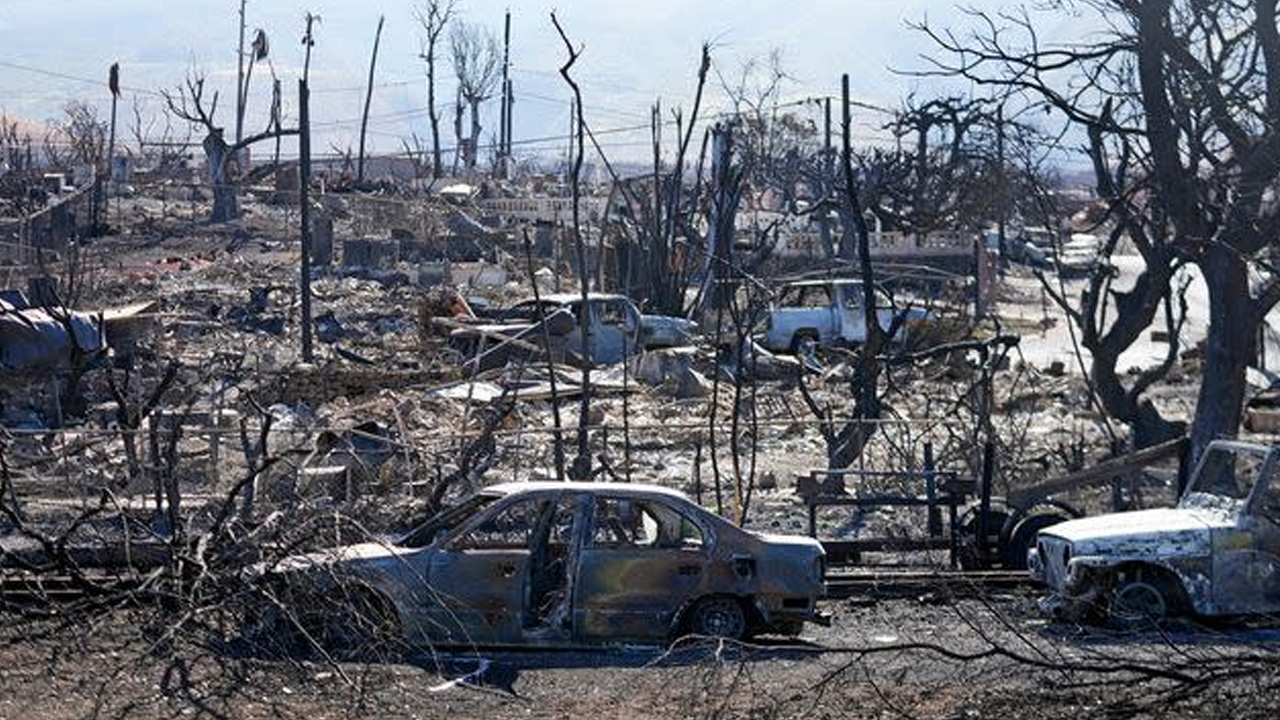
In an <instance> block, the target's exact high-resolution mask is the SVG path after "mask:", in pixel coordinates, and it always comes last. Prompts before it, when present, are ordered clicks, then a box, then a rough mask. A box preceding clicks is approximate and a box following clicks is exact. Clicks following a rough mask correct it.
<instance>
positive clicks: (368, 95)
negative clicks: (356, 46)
mask: <svg viewBox="0 0 1280 720" xmlns="http://www.w3.org/2000/svg"><path fill="white" fill-rule="evenodd" d="M384 20H386V18H385V17H383V16H382V15H379V16H378V31H377V32H376V33H374V35H373V57H371V58H370V59H369V85H368V87H367V88H366V89H365V93H364V113H363V114H362V115H361V116H360V157H359V159H358V160H357V161H356V184H357V185H360V184H362V183H363V182H364V136H365V130H366V129H368V127H369V103H370V102H371V101H372V100H373V71H374V68H376V67H377V65H378V43H379V42H381V41H382V23H383V21H384Z"/></svg>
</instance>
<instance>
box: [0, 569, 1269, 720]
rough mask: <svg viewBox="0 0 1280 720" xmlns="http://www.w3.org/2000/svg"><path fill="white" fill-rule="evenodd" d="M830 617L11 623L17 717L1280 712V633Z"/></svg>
mask: <svg viewBox="0 0 1280 720" xmlns="http://www.w3.org/2000/svg"><path fill="white" fill-rule="evenodd" d="M826 607H827V609H828V610H829V611H831V612H832V613H834V622H833V624H832V626H831V627H829V628H823V627H816V626H809V627H808V628H807V630H806V632H805V634H804V635H803V636H802V638H801V640H799V641H783V640H781V639H770V638H764V639H761V640H760V641H759V642H758V643H757V644H754V645H752V646H738V645H732V644H724V643H717V642H713V641H692V640H687V641H681V642H678V643H676V644H674V645H673V646H672V647H670V648H647V647H616V648H605V649H600V650H583V651H569V652H552V651H545V650H543V651H510V650H507V651H492V650H486V649H475V650H469V651H468V650H458V649H453V650H449V651H446V650H443V649H441V650H438V651H436V652H428V651H423V652H418V653H415V654H411V655H409V656H407V657H401V658H396V659H389V660H385V661H376V662H374V661H370V662H360V663H354V662H343V663H329V662H324V661H320V660H314V659H313V660H307V661H294V660H281V659H262V658H253V657H248V656H246V655H245V654H244V653H243V652H242V651H240V650H237V648H236V646H235V644H234V643H231V644H225V645H217V644H210V643H203V644H200V643H193V642H192V641H191V639H190V638H186V637H179V638H177V639H167V638H164V637H157V636H151V637H146V636H145V634H140V633H138V632H137V631H136V629H135V628H134V627H133V625H132V621H134V620H138V621H139V622H141V621H142V618H141V617H140V616H138V615H137V613H136V612H130V611H127V610H119V611H115V612H113V613H110V614H107V615H104V616H101V617H99V618H98V619H97V620H95V621H93V622H92V623H91V624H89V625H85V624H79V623H77V624H75V625H72V626H68V627H63V628H53V627H51V626H50V625H47V624H45V623H44V622H41V623H40V624H39V626H40V627H44V628H46V629H49V633H48V634H47V635H46V636H45V637H43V638H42V639H40V640H33V639H32V638H31V635H30V633H29V632H26V633H23V637H24V638H25V639H22V640H19V641H17V642H13V641H14V640H15V636H16V635H17V634H18V633H17V628H19V627H24V625H23V624H22V623H14V622H7V623H6V629H5V631H4V633H3V635H4V636H5V637H6V639H7V641H8V642H6V644H5V645H4V646H3V648H0V717H3V718H15V719H16V718H30V719H32V720H55V719H58V720H61V719H63V718H67V719H71V718H176V717H192V718H299V719H307V720H320V719H321V718H353V717H377V718H445V717H450V718H454V717H476V718H480V717H485V718H570V717H572V718H593V717H599V718H631V717H654V718H718V717H746V718H981V717H1045V718H1050V717H1053V718H1059V717H1060V718H1071V717H1185V718H1199V717H1204V718H1221V717H1240V718H1247V717H1274V714H1273V713H1274V712H1276V710H1277V708H1278V707H1280V694H1278V693H1277V690H1278V689H1280V673H1277V672H1276V671H1275V669H1274V664H1275V660H1276V659H1277V657H1280V656H1277V655H1275V653H1276V651H1277V650H1280V631H1277V630H1273V629H1268V628H1266V627H1263V626H1255V625H1247V626H1245V625H1218V626H1214V627H1208V626H1193V625H1187V624H1184V625H1178V626H1170V627H1165V628H1159V629H1148V630H1142V631H1126V632H1119V631H1108V630H1101V629H1089V630H1086V629H1082V628H1079V627H1076V626H1067V625H1060V624H1054V623H1050V622H1047V621H1046V620H1045V619H1043V618H1042V617H1041V616H1040V614H1039V613H1038V612H1037V611H1036V610H1035V605H1034V597H1033V595H1032V594H1031V592H1030V591H1027V592H1011V593H1002V594H993V595H988V596H985V597H980V598H966V599H951V598H948V597H947V596H946V593H945V591H935V592H929V593H925V594H924V595H922V596H920V597H918V598H907V599H894V600H880V601H877V600H874V599H872V598H855V599H852V600H848V601H840V602H835V601H832V602H830V603H828V604H827V606H826ZM32 627H35V626H34V625H25V628H26V629H27V630H30V629H31V628H32ZM1245 656H1248V657H1249V658H1253V659H1254V660H1253V661H1248V660H1242V658H1244V657H1245ZM1228 661H1230V662H1228ZM481 667H484V668H485V669H484V671H483V673H480V674H479V675H478V676H477V675H474V674H473V673H475V672H476V670H477V669H479V668H481ZM1226 668H1231V671H1230V672H1227V671H1226ZM1179 673H1184V674H1186V675H1187V678H1181V677H1177V676H1176V675H1177V674H1179ZM1215 673H1217V674H1216V675H1215ZM1162 675H1167V676H1168V677H1163V676H1162ZM459 679H461V680H460V681H459ZM451 681H457V682H451Z"/></svg>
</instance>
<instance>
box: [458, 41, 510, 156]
mask: <svg viewBox="0 0 1280 720" xmlns="http://www.w3.org/2000/svg"><path fill="white" fill-rule="evenodd" d="M449 51H450V53H451V55H452V56H453V72H454V74H455V75H457V76H458V94H459V96H460V97H461V100H462V101H463V102H465V103H466V104H467V107H468V108H469V109H470V112H471V137H469V138H467V142H466V146H465V149H464V152H463V159H464V163H465V164H466V166H467V168H468V169H474V168H475V166H476V160H477V153H478V150H479V147H480V131H481V126H480V105H481V104H482V103H483V102H484V101H485V100H488V99H489V98H490V97H492V96H493V88H494V85H496V84H497V81H498V70H499V62H500V61H501V59H502V54H501V52H500V51H499V49H498V40H497V38H495V37H494V35H493V33H492V32H490V31H489V30H488V29H486V28H484V27H482V26H480V25H473V24H470V23H465V22H461V21H459V22H457V23H454V26H453V30H451V31H450V33H449Z"/></svg>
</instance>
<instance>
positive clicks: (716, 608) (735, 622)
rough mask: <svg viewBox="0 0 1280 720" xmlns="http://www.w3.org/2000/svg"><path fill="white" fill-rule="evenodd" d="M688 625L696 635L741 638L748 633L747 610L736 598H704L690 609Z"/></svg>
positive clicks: (728, 638)
mask: <svg viewBox="0 0 1280 720" xmlns="http://www.w3.org/2000/svg"><path fill="white" fill-rule="evenodd" d="M688 627H689V632H690V633H692V634H694V635H705V636H707V637H718V638H725V639H727V640H741V639H742V638H744V637H746V635H747V612H746V610H745V609H743V607H742V603H740V602H738V600H737V599H736V598H732V597H726V596H723V595H721V596H716V597H709V598H703V599H702V600H699V601H698V603H697V604H696V605H694V606H693V608H692V609H691V610H690V611H689V622H688Z"/></svg>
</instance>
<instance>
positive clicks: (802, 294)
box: [763, 279, 929, 352]
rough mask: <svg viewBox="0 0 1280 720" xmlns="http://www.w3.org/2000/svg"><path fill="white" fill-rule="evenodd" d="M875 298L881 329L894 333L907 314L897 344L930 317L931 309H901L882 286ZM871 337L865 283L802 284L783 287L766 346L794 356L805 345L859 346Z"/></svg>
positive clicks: (768, 325) (774, 307)
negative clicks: (864, 300)
mask: <svg viewBox="0 0 1280 720" xmlns="http://www.w3.org/2000/svg"><path fill="white" fill-rule="evenodd" d="M875 297H876V319H877V320H878V321H879V323H880V327H881V328H883V329H885V330H886V331H887V330H890V329H892V328H893V325H894V319H895V318H896V317H898V315H900V314H901V315H902V316H903V318H902V321H901V322H900V323H899V329H898V331H897V333H896V334H895V335H894V339H896V340H901V339H902V338H903V337H904V336H905V334H906V333H907V332H909V331H910V329H911V328H912V327H914V326H916V325H919V324H920V323H922V322H924V321H925V320H926V319H927V318H928V317H929V313H928V311H926V310H922V309H919V308H910V307H907V308H900V307H898V306H897V305H896V304H895V303H894V301H893V297H892V296H890V295H889V293H888V291H886V290H885V289H884V288H882V287H879V286H877V287H876V288H875ZM866 339H867V322H866V315H865V314H864V313H863V310H862V281H861V280H856V279H822V280H798V281H795V282H791V283H787V284H786V285H784V286H783V288H782V291H781V292H780V293H779V295H778V299H777V301H776V302H774V303H773V304H772V305H771V307H770V308H769V314H768V316H767V318H766V320H765V332H764V338H763V345H764V346H765V347H767V348H769V349H770V350H773V351H775V352H784V351H790V352H795V351H797V350H798V349H800V346H801V345H803V344H804V343H806V342H814V343H817V344H819V345H826V344H835V345H857V344H860V343H862V342H865V341H866Z"/></svg>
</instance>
